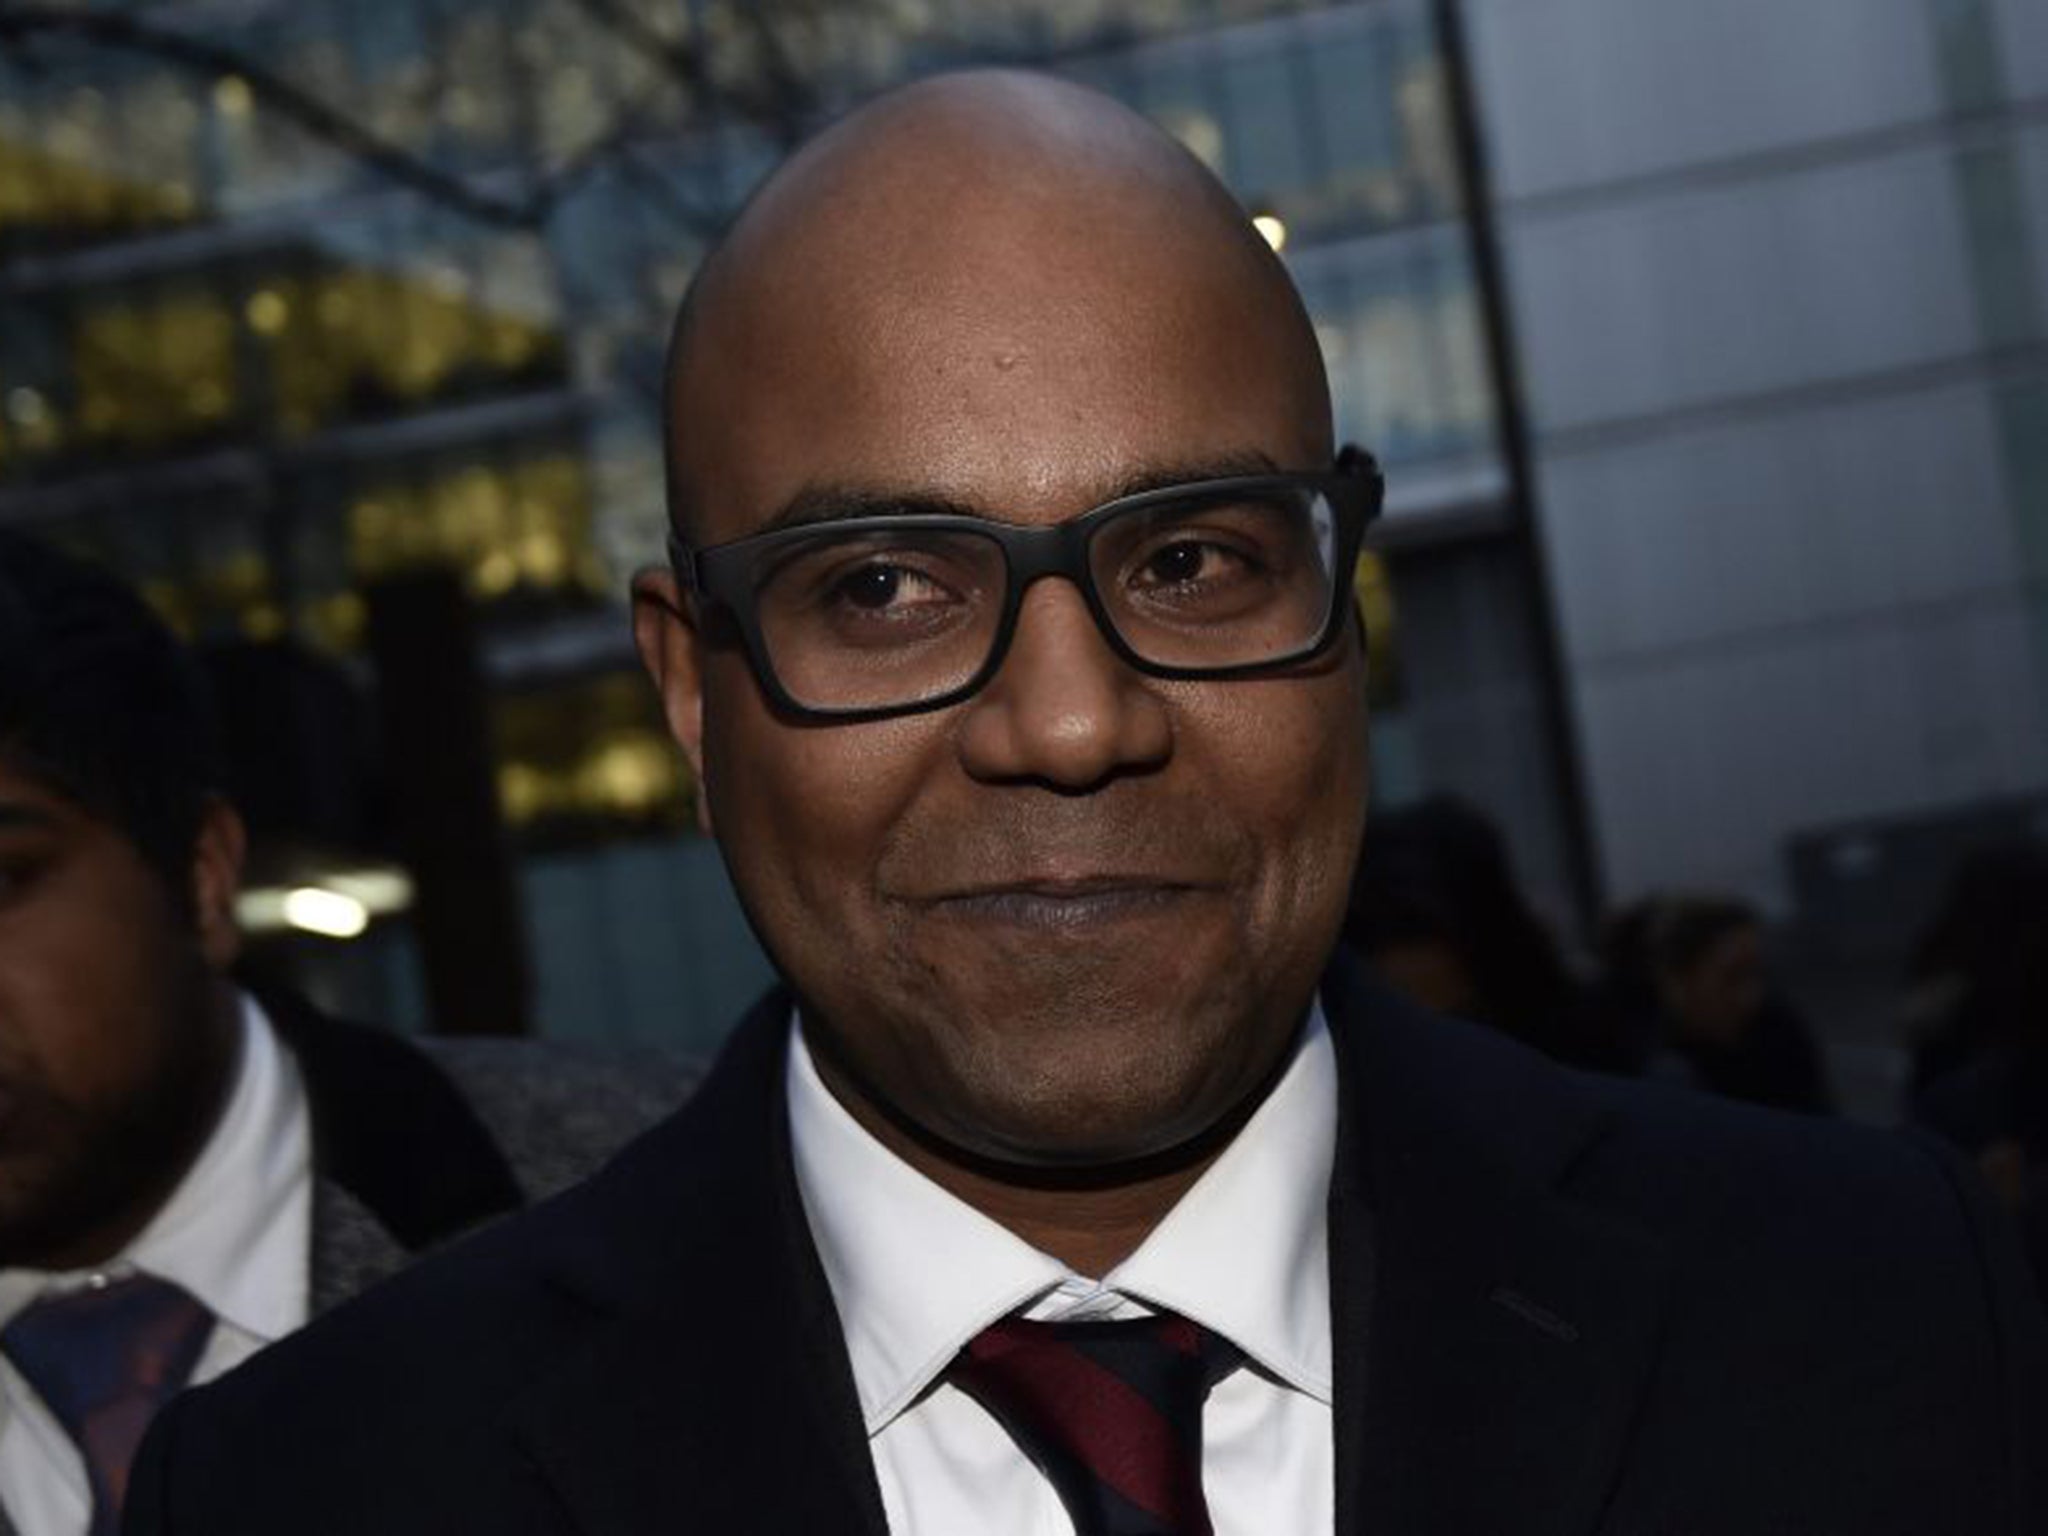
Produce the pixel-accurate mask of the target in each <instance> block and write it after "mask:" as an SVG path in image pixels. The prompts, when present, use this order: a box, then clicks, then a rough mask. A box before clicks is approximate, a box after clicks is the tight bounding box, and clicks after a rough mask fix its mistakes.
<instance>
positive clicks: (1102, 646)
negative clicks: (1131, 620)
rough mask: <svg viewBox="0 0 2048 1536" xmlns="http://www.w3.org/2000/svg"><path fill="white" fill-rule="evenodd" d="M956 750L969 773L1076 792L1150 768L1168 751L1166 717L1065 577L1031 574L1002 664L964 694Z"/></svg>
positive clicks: (1170, 727) (1154, 694)
mask: <svg viewBox="0 0 2048 1536" xmlns="http://www.w3.org/2000/svg"><path fill="white" fill-rule="evenodd" d="M959 751H960V758H961V763H962V765H963V766H964V767H965V768H966V769H967V771H968V773H970V774H971V775H973V776H974V777H975V778H977V779H981V780H984V781H987V782H990V783H1003V782H1011V783H1016V782H1036V783H1040V784H1044V785H1047V786H1050V787H1052V788H1055V789H1060V790H1065V791H1069V792H1078V791H1081V790H1086V789H1091V788H1093V787H1095V786H1096V785H1098V784H1101V783H1103V782H1104V781H1106V780H1108V779H1111V778H1114V777H1116V776H1117V775H1119V774H1122V773H1130V772H1141V771H1144V770H1146V769H1151V768H1157V767H1159V766H1160V765H1161V764H1163V763H1164V762H1165V761H1166V760H1167V758H1169V757H1170V756H1171V755H1172V753H1173V723H1172V721H1171V719H1170V718H1169V717H1168V714H1167V709H1166V704H1165V701H1164V700H1163V699H1162V698H1161V697H1160V696H1159V694H1158V693H1157V692H1156V691H1155V690H1154V689H1153V688H1152V687H1150V686H1149V685H1148V683H1147V680H1146V679H1145V677H1144V676H1143V675H1142V674H1140V673H1138V672H1136V671H1134V670H1133V669H1132V668H1131V667H1130V666H1129V665H1127V664H1126V663H1125V661H1124V660H1123V658H1122V657H1120V656H1118V655H1117V653H1116V652H1115V651H1113V650H1111V649H1110V646H1109V642H1108V641H1107V640H1106V639H1104V638H1103V635H1102V631H1101V630H1099V629H1097V628H1096V625H1095V616H1094V615H1093V614H1092V613H1090V612H1089V610H1088V604H1087V602H1086V600H1085V599H1084V598H1083V597H1082V596H1081V594H1080V593H1079V592H1078V591H1076V590H1075V588H1074V586H1073V585H1072V583H1070V582H1066V581H1060V580H1046V581H1038V582H1034V583H1033V584H1032V585H1031V587H1030V589H1029V590H1028V591H1027V592H1026V593H1025V594H1024V600H1023V603H1022V605H1021V607H1020V609H1019V611H1018V614H1017V630H1016V634H1015V635H1014V636H1013V637H1012V638H1011V641H1010V649H1009V653H1008V654H1007V655H1006V656H1005V657H1004V658H1003V663H1002V666H1001V667H1000V668H999V669H998V670H997V672H996V675H995V677H994V678H992V679H991V680H990V681H989V684H988V686H987V687H986V688H984V689H982V690H981V692H980V693H978V694H976V695H975V696H974V698H973V699H972V700H970V701H969V703H968V706H967V715H966V718H965V720H964V722H963V724H962V727H961V733H960V737H959Z"/></svg>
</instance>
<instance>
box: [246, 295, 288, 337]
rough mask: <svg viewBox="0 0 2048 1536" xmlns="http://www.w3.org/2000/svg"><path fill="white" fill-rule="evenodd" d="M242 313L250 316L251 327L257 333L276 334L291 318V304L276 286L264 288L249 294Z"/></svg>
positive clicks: (261, 334) (260, 334) (263, 334)
mask: <svg viewBox="0 0 2048 1536" xmlns="http://www.w3.org/2000/svg"><path fill="white" fill-rule="evenodd" d="M242 313H243V314H244V315H245V316H246V317H247V318H248V321H249V329H250V330H252V331H254V332H256V334H257V335H259V336H275V335H276V334H277V333H278V332H279V331H281V330H283V329H284V323H285V321H286V320H287V319H289V318H290V316H291V306H290V305H289V304H287V303H285V299H284V295H283V294H281V293H279V292H278V291H277V290H276V289H275V288H264V289H261V290H259V291H257V292H255V293H252V294H250V295H249V302H248V304H247V305H245V306H244V307H243V310H242Z"/></svg>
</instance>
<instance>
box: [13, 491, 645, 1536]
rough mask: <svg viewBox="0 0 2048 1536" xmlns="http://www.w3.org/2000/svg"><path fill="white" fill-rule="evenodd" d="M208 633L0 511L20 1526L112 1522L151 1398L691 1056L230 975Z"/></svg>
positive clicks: (231, 875)
mask: <svg viewBox="0 0 2048 1536" xmlns="http://www.w3.org/2000/svg"><path fill="white" fill-rule="evenodd" d="M220 783H221V765H220V763H219V760H218V757H217V754H216V745H215V740H214V734H213V731H212V729H211V725H210V717H209V711H208V708H207V702H206V699H205V697H204V694H203V690H202V688H201V686H200V684H199V683H198V681H197V678H196V674H195V672H194V670H193V668H192V665H191V662H190V660H189V658H188V657H187V656H186V655H185V654H184V653H183V652H182V651H181V649H180V648H179V646H178V644H177V643H176V641H175V640H174V639H173V638H172V636H171V635H170V634H169V633H168V632H167V631H166V630H165V629H164V628H163V626H162V625H161V624H160V623H159V622H158V621H157V620H156V619H155V618H154V616H152V615H151V614H150V613H149V611H148V610H147V609H146V608H145V607H144V606H143V604H142V603H141V602H140V601H139V600H138V599H137V598H136V597H135V596H134V594H133V593H131V592H130V591H128V590H127V589H126V588H124V587H123V586H122V585H120V584H119V583H118V582H116V581H115V580H114V579H113V578H112V577H110V576H108V575H106V574H104V573H102V572H100V571H97V570H94V569H92V568H90V567H88V566H86V565H84V564H81V563H79V562H77V561H74V560H72V559H69V558H68V557H65V556H63V555H60V554H57V553H55V552H54V551H51V550H49V549H47V548H45V547H43V546H40V545H38V544H36V543H33V542H31V541H29V540H27V539H24V538H21V537H18V536H14V535H10V534H7V533H4V532H0V1531H6V1532H18V1533H19V1536H79V1533H81V1532H87V1531H90V1532H92V1533H94V1536H104V1533H108V1532H111V1531H113V1530H114V1529H115V1528H116V1525H117V1523H118V1519H119V1513H120V1505H121V1503H122V1498H123V1492H124V1488H125V1485H126V1479H127V1475H128V1471H129V1462H130V1460H131V1458H132V1457H133V1454H134V1451H135V1447H136V1445H137V1444H138V1443H139V1442H140V1439H141V1436H142V1432H143V1429H144V1427H145V1426H146V1424H147V1423H148V1420H149V1418H150V1416H151V1414H152V1412H153V1411H154V1410H155V1409H156V1407H158V1406H159V1405H160V1404H161V1403H162V1402H163V1401H164V1400H166V1399H167V1398H168V1397H169V1395H170V1394H172V1393H174V1392H176V1391H177V1390H178V1389H179V1388H180V1387H182V1386H184V1385H185V1384H186V1383H187V1382H188V1381H203V1380H206V1379H209V1378H211V1377H213V1376H216V1375H218V1374H220V1373H221V1372H222V1371H224V1370H226V1369H228V1368H229V1367H230V1366H232V1365H234V1364H236V1363H237V1362H239V1361H241V1360H243V1359H244V1358H246V1357H247V1356H249V1355H250V1354H252V1353H253V1352H255V1351H256V1350H258V1349H260V1348H262V1347H263V1346H264V1345H266V1344H268V1343H270V1342H271V1341H272V1340H274V1339H276V1338H278V1337H280V1336H281V1335H283V1334H286V1333H289V1332H291V1331H292V1330H293V1329H295V1328H297V1327H299V1326H300V1325H302V1324H303V1323H304V1322H305V1321H306V1320H307V1318H308V1317H309V1316H311V1315H313V1314H315V1313H317V1312H320V1311H322V1310H324V1309H325V1308H327V1307H328V1306H330V1305H332V1304H333V1303H334V1302H336V1301H338V1300H340V1299H342V1298H343V1297H345V1296H347V1295H349V1294H352V1293H353V1292H354V1291H356V1290H358V1289H360V1288H361V1287H362V1286H363V1285H365V1284H367V1283H368V1282H369V1281H371V1280H373V1279H376V1278H378V1277H380V1276H382V1275H385V1274H388V1273H390V1272H391V1271H393V1270H395V1269H397V1268H398V1267H400V1266H401V1265H402V1264H403V1263H404V1262H405V1261H406V1260H407V1259H408V1258H410V1257H411V1256H412V1255H414V1254H417V1253H419V1252H421V1251H423V1250H424V1249H426V1248H429V1247H431V1246H433V1245H434V1244H436V1243H438V1242H440V1241H442V1240H444V1239H446V1238H448V1237H451V1236H453V1235H454V1234H456V1233H458V1232H461V1231H465V1230H467V1229H469V1228H471V1227H474V1226H476V1225H477V1224H478V1223H480V1222H484V1221H487V1220H489V1219H490V1218H492V1217H495V1216H498V1215H501V1214H503V1213H505V1212H506V1211H509V1210H512V1209H513V1208H515V1207H516V1206H518V1205H520V1204H522V1203H523V1202H524V1201H525V1199H526V1198H527V1197H528V1196H529V1195H531V1194H534V1193H538V1192H540V1191H541V1190H543V1189H546V1188H550V1187H553V1186H555V1185H558V1184H560V1183H563V1182H565V1181H567V1180H568V1179H570V1178H573V1177H575V1176H576V1175H577V1174H579V1173H581V1172H584V1171H587V1169H588V1168H589V1167H591V1166H592V1165H593V1164H594V1163H595V1161H596V1160H597V1158H598V1157H599V1156H600V1155H601V1153H602V1152H603V1151H604V1150H606V1149H608V1148H609V1147H610V1146H611V1145H612V1144H613V1143H615V1142H616V1141H617V1140H619V1139H622V1138H623V1137H624V1136H625V1135H626V1134H628V1133H629V1132H630V1131H631V1130H632V1129H634V1128H635V1127H636V1126H638V1125H639V1124H642V1123H644V1122H645V1121H646V1120H648V1119H650V1118H651V1117H652V1114H653V1113H654V1112H655V1110H656V1109H658V1108H665V1107H667V1106H668V1105H669V1104H672V1103H673V1102H674V1100H675V1098H676V1097H677V1096H678V1095H679V1093H680V1091H681V1084H680V1082H678V1081H675V1080H670V1081H662V1080H660V1079H659V1078H655V1079H648V1078H644V1077H640V1078H634V1077H628V1076H626V1075H624V1074H612V1073H609V1072H606V1071H604V1070H602V1069H600V1068H599V1067H597V1066H595V1065H577V1066H575V1067H573V1068H571V1067H570V1066H569V1065H568V1064H565V1063H564V1062H563V1061H561V1060H559V1059H553V1058H551V1059H549V1060H547V1061H546V1062H529V1061H524V1060H522V1059H521V1058H520V1056H519V1055H518V1054H516V1052H514V1051H508V1050H507V1048H505V1047H502V1046H501V1047H498V1048H495V1049H493V1048H490V1047H485V1048H482V1049H481V1050H479V1049H476V1048H471V1049H469V1050H466V1051H464V1050H455V1049H448V1048H444V1056H445V1061H444V1062H443V1063H441V1064H437V1062H436V1060H435V1059H434V1058H433V1057H431V1056H430V1055H428V1054H427V1053H426V1052H424V1051H422V1050H420V1049H418V1048H415V1047H414V1046H412V1045H409V1044H406V1043H403V1042H401V1041H400V1040H399V1039H397V1038H396V1037H393V1036H389V1035H385V1034H382V1033H379V1032H377V1031H373V1030H370V1029H366V1028H362V1027H359V1026H354V1025H348V1024H342V1023H339V1022H335V1021H332V1020H328V1019H325V1018H323V1017H321V1016H319V1015H318V1014H316V1013H314V1012H313V1011H312V1010H311V1009H309V1008H307V1007H305V1006H304V1005H302V1004H298V1003H295V1002H293V1001H292V1000H290V999H286V998H273V999H271V1000H270V1001H269V1004H268V1005H267V1006H266V1004H265V1003H261V1002H258V1001H257V1000H256V999H255V998H253V997H251V996H250V995H249V994H247V993H246V992H244V991H242V990H240V989H239V988H237V987H236V985H235V984H234V982H233V981H232V980H231V979H230V975H229V968H230V966H231V965H232V964H233V962H234V960H235V958H236V954H237V951H238V948H239V937H238V934H237V931H236V924H235V915H234V912H235V897H236V893H237V883H238V876H239V871H240V867H241V862H242V854H243V834H242V827H241V823H240V821H239V819H238V817H237V816H236V814H235V811H234V808H233V807H232V806H231V805H230V804H229V803H228V802H227V801H226V800H225V799H223V798H222V797H221V796H220V794H219V793H218V790H217V787H218V785H219V784H220Z"/></svg>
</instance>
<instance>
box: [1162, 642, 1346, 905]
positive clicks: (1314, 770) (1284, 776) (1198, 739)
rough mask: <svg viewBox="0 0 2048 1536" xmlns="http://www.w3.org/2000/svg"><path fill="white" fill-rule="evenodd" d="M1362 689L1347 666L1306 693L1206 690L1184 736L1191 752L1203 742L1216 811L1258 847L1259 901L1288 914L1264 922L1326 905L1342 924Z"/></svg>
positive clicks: (1279, 687) (1299, 689)
mask: <svg viewBox="0 0 2048 1536" xmlns="http://www.w3.org/2000/svg"><path fill="white" fill-rule="evenodd" d="M1361 690H1362V684H1361V683H1360V682H1359V681H1358V677H1357V673H1356V670H1355V668H1354V667H1353V666H1349V665H1347V666H1344V667H1342V668H1339V669H1337V670H1335V671H1333V672H1332V673H1330V674H1328V675H1325V676H1321V677H1317V678H1315V679H1313V680H1312V681H1310V682H1309V683H1307V684H1306V685H1305V684H1304V682H1302V681H1299V680H1285V679H1274V680H1271V681H1257V682H1242V683H1233V684H1230V685H1228V686H1227V687H1223V688H1220V689H1217V690H1215V692H1214V693H1213V694H1212V695H1211V696H1210V698H1211V702H1210V703H1209V704H1208V706H1207V707H1206V709H1201V712H1200V713H1196V714H1192V715H1191V716H1190V718H1189V720H1188V723H1187V728H1186V730H1185V731H1184V732H1183V737H1182V739H1183V741H1184V743H1186V744H1187V745H1188V747H1189V748H1190V750H1191V751H1193V750H1199V748H1197V747H1196V744H1197V743H1202V742H1206V743H1209V746H1208V748H1207V753H1208V755H1209V756H1210V757H1211V758H1212V759H1213V761H1214V764H1215V767H1214V769H1213V770H1212V771H1213V773H1214V776H1215V778H1216V781H1217V782H1216V783H1215V784H1214V785H1213V794H1214V796H1215V803H1216V804H1217V805H1219V806H1231V807H1234V808H1235V809H1236V810H1237V812H1238V814H1240V815H1241V816H1243V817H1244V818H1245V819H1246V821H1247V823H1248V825H1249V829H1250V830H1251V832H1252V833H1253V834H1254V836H1255V837H1256V839H1257V841H1258V843H1259V845H1260V847H1261V849H1262V852H1263V855H1264V860H1265V870H1264V881H1263V884H1264V886H1265V890H1264V892H1263V894H1264V897H1265V900H1266V902H1267V903H1268V905H1269V906H1271V907H1284V908H1286V909H1288V910H1287V911H1286V912H1285V913H1284V914H1282V913H1278V912H1273V913H1270V914H1269V915H1271V916H1276V917H1278V916H1283V915H1284V917H1285V918H1286V919H1287V920H1294V919H1295V918H1297V917H1302V916H1306V915H1308V914H1306V913H1304V912H1302V911H1301V910H1300V909H1303V908H1310V909H1317V911H1320V910H1321V909H1325V908H1331V907H1334V908H1335V909H1336V913H1337V915H1339V916H1341V911H1342V905H1343V902H1344V901H1345V900H1346V899H1347V898H1348V895H1349V890H1350V881H1351V866H1352V863H1353V861H1354V859H1355V858H1356V855H1357V849H1358V840H1359V837H1360V836H1361V834H1362V832H1363V830H1364V825H1365V801H1366V787H1367V770H1366V734H1365V717H1364V705H1363V703H1362V691H1361ZM1198 708H1200V706H1198ZM1331 920H1332V921H1334V920H1335V919H1334V918H1332V919H1331Z"/></svg>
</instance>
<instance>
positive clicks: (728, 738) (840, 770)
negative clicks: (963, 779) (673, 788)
mask: <svg viewBox="0 0 2048 1536" xmlns="http://www.w3.org/2000/svg"><path fill="white" fill-rule="evenodd" d="M943 718H944V717H943V716H942V715H941V716H933V715H918V716H909V717H906V718H903V719H899V720H887V721H878V722H874V723H871V724H862V725H847V726H825V727H803V726H793V725H789V724H787V723H785V722H783V721H781V720H779V719H777V718H776V717H775V715H774V714H773V713H772V712H771V711H770V710H769V709H768V708H767V706H766V705H765V703H764V702H763V701H762V699H761V697H760V694H759V692H758V690H757V689H756V688H755V687H754V684H753V681H752V677H751V674H745V673H744V672H743V675H742V676H740V677H738V678H731V677H727V678H721V679H718V680H717V685H716V686H714V687H712V688H708V689H707V695H706V716H705V758H706V771H707V774H708V777H709V779H710V784H711V807H712V819H713V823H714V825H715V826H716V828H717V830H718V834H719V842H720V845H721V847H722V848H723V850H724V853H725V857H726V859H727V862H728V865H729V867H730V868H731V871H732V875H733V881H734V884H735V885H736V887H737V888H738V890H739V894H740V897H741V899H742V901H743V902H745V903H746V905H747V907H748V909H749V911H751V912H753V913H754V914H755V916H756V922H757V926H759V925H765V926H766V927H767V928H768V930H769V931H770V932H771V933H773V934H774V935H775V936H776V938H777V941H778V943H779V944H782V945H784V946H787V945H790V944H802V943H804V942H805V940H806V938H807V936H809V935H812V934H818V933H824V934H830V933H835V932H836V933H839V934H843V933H844V931H845V930H846V928H847V927H848V926H853V927H856V928H859V927H864V926H865V924H866V923H867V922H868V921H869V918H868V915H867V907H868V899H869V897H870V896H871V894H872V890H873V874H874V871H875V868H876V866H877V865H878V863H879V862H880V859H881V854H882V850H883V848H884V847H885V846H886V844H887V841H888V838H889V836H890V835H891V832H892V830H893V829H894V828H895V827H896V825H897V824H898V823H899V821H900V820H901V819H902V817H903V815H904V814H905V811H906V809H907V808H908V807H909V806H910V805H911V804H912V802H914V801H915V800H916V798H917V797H918V795H919V794H920V793H921V792H922V791H923V789H924V788H925V786H926V785H927V784H928V783H929V780H930V777H931V775H932V773H933V772H934V771H935V768H936V766H937V764H938V761H939V758H940V756H941V755H942V754H943V751H944V743H943V739H942V736H941V732H942V730H943V726H942V724H941V722H942V720H943ZM825 921H829V925H830V926H826V927H824V928H822V929H821V928H820V924H821V922H825Z"/></svg>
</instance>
